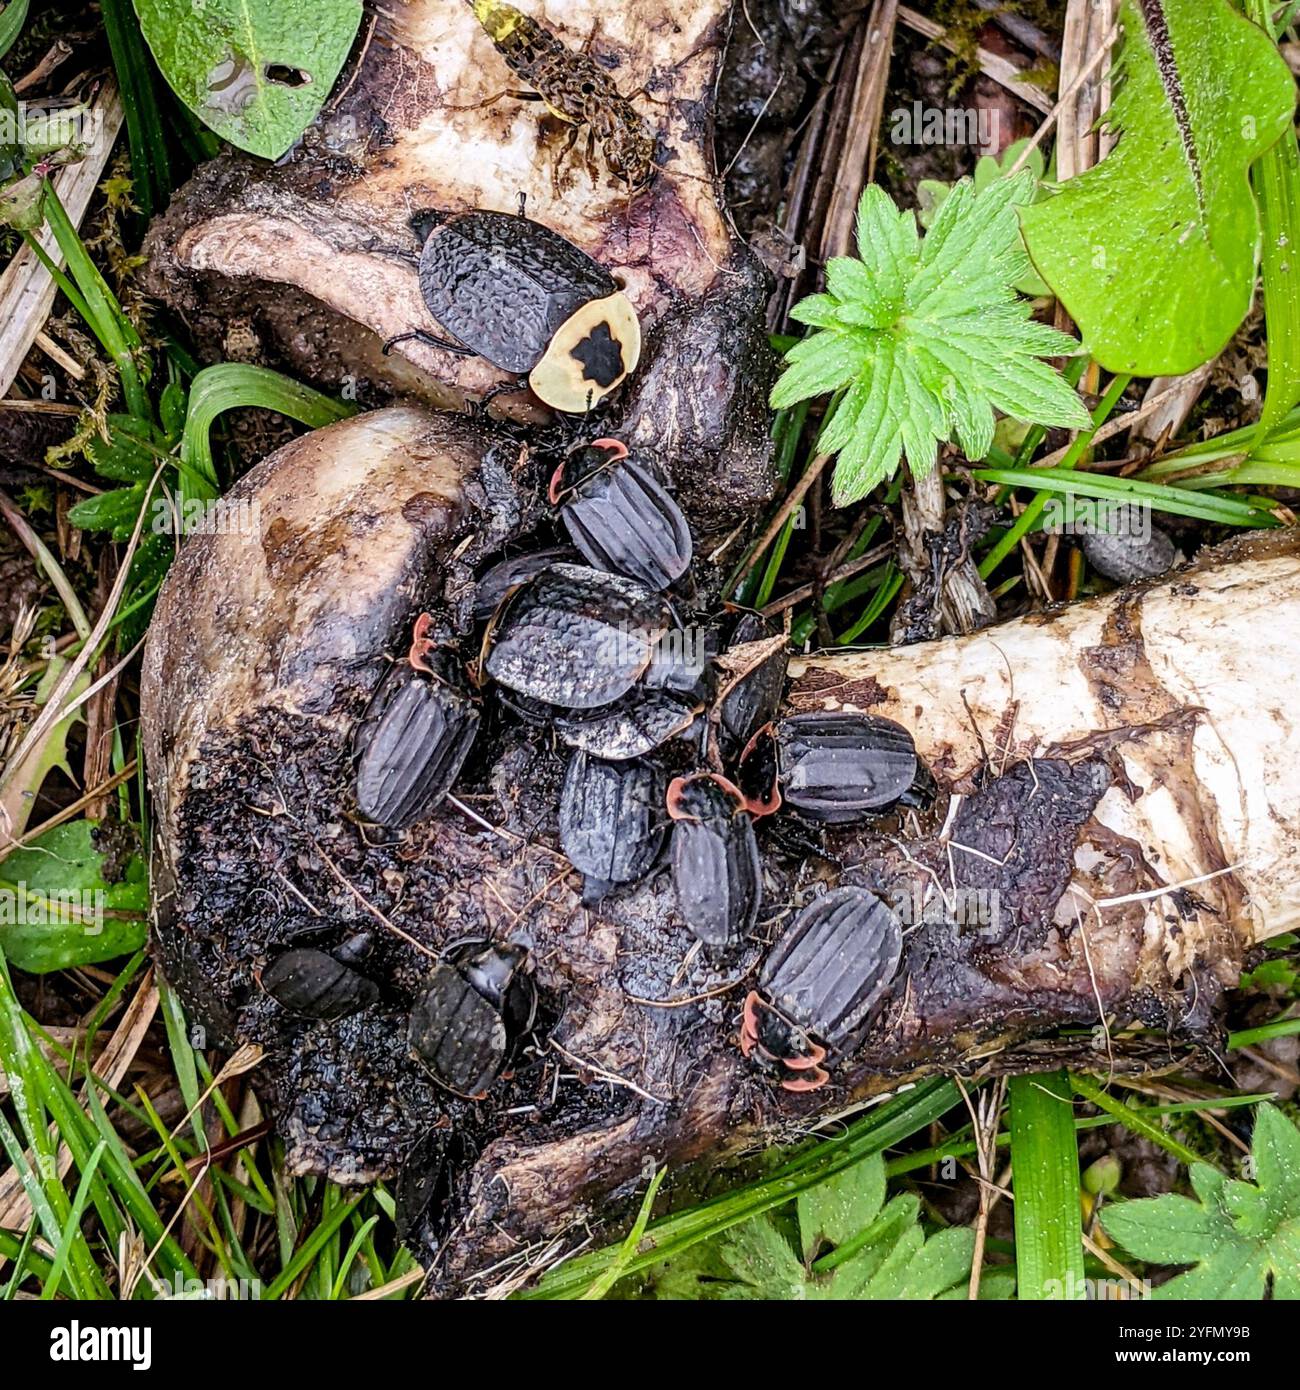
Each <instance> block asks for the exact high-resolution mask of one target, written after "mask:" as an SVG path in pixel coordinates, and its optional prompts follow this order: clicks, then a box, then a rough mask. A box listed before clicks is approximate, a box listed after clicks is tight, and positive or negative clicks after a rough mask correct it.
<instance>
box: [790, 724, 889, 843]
mask: <svg viewBox="0 0 1300 1390" xmlns="http://www.w3.org/2000/svg"><path fill="white" fill-rule="evenodd" d="M777 741H778V743H779V745H780V761H781V791H782V795H783V797H784V799H785V801H786V803H787V804H788V805H790V806H792V807H794V809H795V810H797V811H802V812H803V813H804V814H805V815H807V816H810V817H812V818H813V819H814V820H823V821H831V822H842V821H851V820H856V819H857V818H858V817H859V816H861V815H863V814H864V813H865V812H867V811H870V810H872V809H874V808H878V807H881V806H886V805H888V804H889V803H890V802H891V801H896V800H897V799H898V798H899V797H900V796H902V794H903V793H904V792H905V791H906V790H907V789H908V787H910V786H911V785H912V782H913V779H914V778H915V777H916V745H915V744H914V743H913V742H912V736H911V734H909V733H908V732H907V730H906V729H904V728H903V727H902V725H900V724H895V723H893V722H892V721H891V720H888V719H880V718H878V717H876V716H873V715H869V714H799V715H794V716H792V717H791V718H789V719H784V720H782V721H781V722H780V724H778V725H777Z"/></svg>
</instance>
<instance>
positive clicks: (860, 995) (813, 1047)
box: [740, 888, 903, 1091]
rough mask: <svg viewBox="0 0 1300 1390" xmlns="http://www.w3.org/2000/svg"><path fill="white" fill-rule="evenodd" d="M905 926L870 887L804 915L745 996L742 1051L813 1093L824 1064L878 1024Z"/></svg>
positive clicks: (821, 1081) (831, 897) (837, 895)
mask: <svg viewBox="0 0 1300 1390" xmlns="http://www.w3.org/2000/svg"><path fill="white" fill-rule="evenodd" d="M902 950H903V929H902V926H901V924H900V923H899V920H898V918H897V917H896V916H895V915H894V913H893V912H892V911H890V909H889V908H888V907H887V906H886V905H885V903H883V902H882V901H881V900H880V899H879V898H877V897H876V896H875V894H874V893H869V892H867V891H866V889H864V888H836V889H834V890H833V891H832V892H829V893H826V894H825V895H823V896H822V897H820V898H818V899H817V900H816V902H814V903H811V904H810V905H809V906H808V907H806V908H804V910H803V911H802V912H801V913H800V914H799V916H798V917H797V918H796V919H795V920H794V922H793V924H792V925H791V926H790V928H789V929H788V930H787V931H786V933H785V934H784V936H782V937H781V939H780V940H779V941H778V942H777V943H776V945H775V946H774V947H773V948H772V950H771V951H770V952H769V953H768V957H767V960H766V961H764V962H763V969H762V972H761V974H760V975H759V979H758V986H759V987H758V989H757V990H754V991H752V992H751V993H750V994H749V996H748V998H747V999H746V1000H745V1007H744V1013H743V1018H742V1022H741V1030H740V1049H741V1051H742V1052H743V1053H744V1054H745V1056H746V1057H748V1058H750V1059H751V1060H752V1061H753V1062H755V1063H756V1064H757V1065H758V1066H760V1067H762V1068H763V1069H764V1070H766V1071H768V1072H770V1073H772V1074H773V1075H774V1076H776V1077H777V1078H779V1080H780V1082H781V1085H782V1086H784V1087H785V1089H786V1090H788V1091H813V1090H816V1089H817V1087H819V1086H824V1085H825V1084H826V1082H827V1080H828V1079H829V1073H828V1072H827V1070H826V1068H825V1066H823V1065H822V1064H823V1063H824V1062H825V1061H826V1060H827V1058H828V1056H829V1055H830V1054H831V1053H833V1052H835V1051H839V1050H843V1049H844V1047H845V1046H846V1044H850V1043H851V1042H852V1041H853V1040H854V1038H855V1036H856V1035H859V1034H860V1033H861V1032H862V1031H863V1030H864V1029H865V1027H866V1026H867V1024H868V1023H869V1022H870V1019H871V1015H872V1011H873V1010H874V1009H875V1008H876V1007H877V1005H878V1004H879V1003H880V1002H881V1000H882V999H883V998H884V996H885V994H886V992H887V991H888V989H889V986H890V982H891V981H892V980H893V978H894V975H895V974H896V973H897V971H898V962H899V959H900V957H901V955H902Z"/></svg>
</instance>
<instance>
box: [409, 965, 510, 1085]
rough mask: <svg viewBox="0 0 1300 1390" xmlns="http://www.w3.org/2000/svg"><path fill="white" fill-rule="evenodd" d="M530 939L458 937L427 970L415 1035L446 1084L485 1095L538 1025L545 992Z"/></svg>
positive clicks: (417, 1047) (413, 1040) (415, 1047)
mask: <svg viewBox="0 0 1300 1390" xmlns="http://www.w3.org/2000/svg"><path fill="white" fill-rule="evenodd" d="M527 960H528V951H527V949H526V948H525V947H523V946H514V945H505V946H503V945H497V944H496V943H493V942H488V941H484V940H481V939H473V940H467V941H460V942H456V943H455V944H453V945H452V946H449V947H448V948H447V949H446V950H445V951H444V952H443V955H442V959H441V960H440V961H439V962H438V963H437V965H435V966H434V967H433V969H432V971H430V973H429V975H428V976H427V977H426V979H425V982H424V988H423V989H422V990H421V992H420V994H419V997H418V998H417V999H416V1001H415V1004H414V1005H413V1007H412V1009H411V1017H410V1022H409V1024H408V1028H407V1037H408V1039H409V1041H410V1044H411V1049H412V1051H413V1052H414V1053H415V1055H416V1056H417V1057H418V1058H419V1059H420V1061H421V1062H423V1063H424V1065H425V1067H427V1068H428V1070H429V1073H430V1075H432V1077H433V1078H434V1080H435V1081H437V1082H438V1084H439V1085H440V1086H443V1087H445V1088H446V1089H447V1090H449V1091H452V1092H453V1093H454V1094H456V1095H458V1096H465V1097H468V1098H472V1099H478V1098H479V1097H481V1096H483V1095H485V1094H486V1092H487V1089H488V1087H489V1086H491V1084H492V1083H493V1081H495V1080H496V1078H497V1077H498V1076H499V1075H500V1074H501V1071H502V1069H503V1068H504V1067H505V1065H506V1063H507V1062H508V1061H509V1060H510V1057H511V1055H512V1054H513V1052H514V1050H515V1048H516V1047H517V1046H518V1044H519V1041H520V1039H521V1038H522V1037H523V1035H524V1034H525V1033H527V1031H528V1030H529V1028H531V1027H532V1023H533V1015H534V1012H535V1010H536V1007H537V992H536V990H535V989H534V987H533V982H532V980H531V979H529V977H528V975H527V973H526V970H525V966H526V963H527Z"/></svg>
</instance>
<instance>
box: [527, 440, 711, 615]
mask: <svg viewBox="0 0 1300 1390" xmlns="http://www.w3.org/2000/svg"><path fill="white" fill-rule="evenodd" d="M550 499H551V502H552V504H553V505H555V506H558V507H559V508H560V516H561V518H562V519H563V521H564V524H565V526H566V527H567V528H568V532H569V535H570V536H571V537H572V539H573V543H574V545H576V546H577V547H578V549H579V550H580V551H582V553H583V555H584V556H585V557H586V559H587V561H588V563H589V564H592V565H595V566H596V568H597V569H602V570H609V571H611V572H612V573H614V574H626V575H628V576H629V577H630V578H632V579H639V580H640V581H641V583H643V584H645V585H648V586H649V587H650V588H651V589H666V588H667V587H668V586H669V585H670V584H671V583H672V582H673V581H674V580H676V579H680V578H681V576H682V575H683V574H684V573H685V572H686V568H687V566H688V565H689V564H690V563H691V528H690V527H689V526H688V525H687V522H686V518H685V516H683V515H682V509H681V508H680V507H679V506H678V505H677V503H676V502H675V501H674V500H673V497H672V494H671V493H670V492H669V491H668V489H667V487H666V486H665V485H664V477H663V473H662V470H661V469H660V468H659V466H658V465H657V464H655V463H654V461H653V460H651V459H649V458H643V457H641V456H640V455H637V454H629V453H628V451H627V445H626V444H623V443H622V442H620V441H619V440H617V439H597V440H595V441H593V442H592V443H591V444H589V445H588V446H587V447H586V448H585V449H579V450H577V451H576V452H575V453H573V454H571V455H570V456H569V458H568V459H567V460H565V462H564V463H562V464H561V465H560V466H559V468H557V469H556V471H555V476H554V477H553V478H552V479H551V489H550Z"/></svg>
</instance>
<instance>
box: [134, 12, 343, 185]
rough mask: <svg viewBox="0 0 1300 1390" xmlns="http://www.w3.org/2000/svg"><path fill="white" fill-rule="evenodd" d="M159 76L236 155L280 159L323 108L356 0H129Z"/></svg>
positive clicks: (340, 66) (338, 68) (338, 67)
mask: <svg viewBox="0 0 1300 1390" xmlns="http://www.w3.org/2000/svg"><path fill="white" fill-rule="evenodd" d="M135 8H136V13H137V14H138V15H139V17H140V28H141V30H142V31H143V33H144V36H145V39H146V41H147V42H148V44H149V47H150V48H151V49H152V50H153V55H154V58H155V59H156V60H157V63H158V66H159V68H161V69H162V74H163V76H164V77H165V78H166V79H167V81H168V83H169V84H170V85H171V88H172V90H173V91H174V92H175V93H176V95H177V96H178V97H179V98H180V99H181V101H183V102H184V103H185V105H186V106H188V107H189V108H190V110H191V111H193V112H194V114H195V115H196V116H197V117H198V118H199V119H200V120H201V121H203V122H204V124H205V125H208V126H210V127H211V128H212V129H213V130H215V131H216V132H217V134H218V135H220V136H221V137H222V138H223V139H225V140H229V141H230V143H231V144H232V145H237V146H238V147H239V148H240V149H241V150H248V151H249V152H250V153H252V154H257V155H261V156H262V157H263V158H265V159H279V157H280V156H281V155H282V154H284V153H285V152H286V151H287V150H288V149H289V148H290V147H291V146H292V145H293V143H294V141H295V140H297V139H298V138H299V136H301V135H302V133H303V131H304V130H306V128H307V126H308V125H309V124H310V123H311V122H312V121H313V120H314V119H315V117H316V113H317V112H318V111H319V110H320V109H321V107H322V106H323V105H324V104H325V100H326V98H327V97H328V96H329V94H330V89H331V88H332V87H333V85H334V83H335V81H336V80H337V78H338V75H339V73H340V72H341V71H342V69H343V64H344V62H345V61H346V59H347V56H348V52H349V50H350V49H351V47H352V41H353V39H354V38H355V37H356V34H357V30H358V28H359V27H360V24H361V14H362V8H361V4H360V0H203V2H202V3H201V4H199V3H192V0H135Z"/></svg>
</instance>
